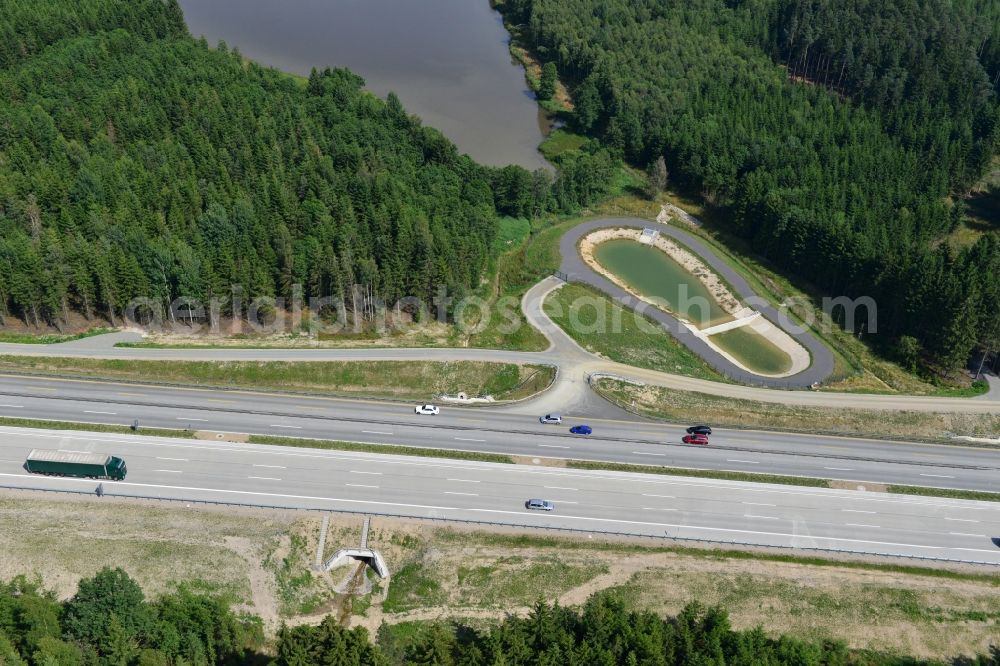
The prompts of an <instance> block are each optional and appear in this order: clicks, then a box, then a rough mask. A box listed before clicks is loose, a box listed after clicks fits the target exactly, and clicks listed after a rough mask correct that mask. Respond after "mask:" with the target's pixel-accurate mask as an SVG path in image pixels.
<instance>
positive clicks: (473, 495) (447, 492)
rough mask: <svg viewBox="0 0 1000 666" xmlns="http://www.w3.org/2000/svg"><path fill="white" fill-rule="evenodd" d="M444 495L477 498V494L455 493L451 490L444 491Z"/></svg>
mask: <svg viewBox="0 0 1000 666" xmlns="http://www.w3.org/2000/svg"><path fill="white" fill-rule="evenodd" d="M444 494H445V495H465V496H467V497H479V493H457V492H455V491H452V490H446V491H444Z"/></svg>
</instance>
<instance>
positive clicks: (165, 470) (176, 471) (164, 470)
mask: <svg viewBox="0 0 1000 666" xmlns="http://www.w3.org/2000/svg"><path fill="white" fill-rule="evenodd" d="M153 471H154V472H166V473H167V474H183V472H181V471H180V470H179V469H154V470H153Z"/></svg>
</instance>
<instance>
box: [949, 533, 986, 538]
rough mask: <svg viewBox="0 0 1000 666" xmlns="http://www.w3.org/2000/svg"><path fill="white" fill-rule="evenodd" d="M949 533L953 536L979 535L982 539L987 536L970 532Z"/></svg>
mask: <svg viewBox="0 0 1000 666" xmlns="http://www.w3.org/2000/svg"><path fill="white" fill-rule="evenodd" d="M948 534H949V535H951V536H967V537H979V538H981V539H985V538H986V535H985V534H969V533H968V532H948Z"/></svg>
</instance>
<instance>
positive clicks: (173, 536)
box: [0, 493, 1000, 657]
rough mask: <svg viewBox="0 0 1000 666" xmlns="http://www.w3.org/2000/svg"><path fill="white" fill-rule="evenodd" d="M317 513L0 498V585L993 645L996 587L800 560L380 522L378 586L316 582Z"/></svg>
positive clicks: (352, 519) (932, 573)
mask: <svg viewBox="0 0 1000 666" xmlns="http://www.w3.org/2000/svg"><path fill="white" fill-rule="evenodd" d="M361 520H362V519H361V517H360V516H347V515H344V516H341V515H334V516H331V520H330V528H329V531H328V536H327V541H326V548H325V553H324V556H328V555H330V554H331V553H333V552H334V551H336V550H337V549H338V548H340V547H342V546H348V545H355V544H356V543H357V539H358V537H359V534H360V527H361ZM321 521H322V516H321V514H318V513H307V512H297V513H296V512H277V511H264V510H250V509H247V510H237V509H231V508H205V507H200V506H186V505H184V504H180V503H173V504H166V503H164V504H156V505H151V504H146V503H139V502H131V501H125V500H110V499H107V498H105V499H104V500H97V499H96V498H95V499H90V498H73V497H64V496H53V495H44V494H40V493H39V494H29V493H18V494H11V493H5V494H0V552H2V553H3V557H2V558H0V578H4V579H6V578H10V577H12V576H15V575H18V574H27V575H29V576H36V575H37V576H41V577H42V578H43V580H44V582H45V584H46V586H47V587H49V588H50V589H52V590H53V591H55V592H56V593H57V594H58V595H59V596H60V597H67V596H70V595H71V594H72V593H73V592H74V590H75V588H76V584H77V582H78V581H79V579H80V578H82V577H85V576H90V575H92V574H93V573H94V572H96V571H97V570H98V569H100V568H101V567H103V566H122V567H123V568H125V569H126V570H127V571H128V572H129V574H130V575H132V576H133V577H135V578H136V579H137V580H138V581H139V582H140V583H141V584H142V586H143V588H144V589H145V590H146V591H147V594H150V595H153V596H155V595H156V594H158V593H160V592H163V591H165V590H169V589H173V588H175V587H176V586H179V585H196V586H197V587H198V588H200V589H204V590H207V591H210V592H214V593H219V594H225V595H227V596H228V597H229V598H230V599H231V600H232V601H233V603H234V604H236V605H238V606H239V607H241V608H243V609H245V610H249V611H252V612H254V613H257V614H259V615H261V616H262V617H263V618H264V619H265V623H266V626H267V627H268V628H269V630H271V631H273V630H275V629H276V628H277V626H279V624H280V623H281V622H289V623H293V624H294V623H303V622H316V621H318V620H319V618H320V617H322V616H323V615H325V614H327V613H335V614H337V615H338V616H339V617H341V618H342V620H343V621H344V622H345V623H348V624H352V625H363V626H366V627H368V628H369V629H370V630H372V631H375V630H377V629H378V628H379V626H381V625H382V623H383V622H385V623H389V624H393V625H396V624H399V623H412V622H420V621H428V620H441V619H456V620H458V621H460V622H466V623H471V624H475V625H477V626H482V625H483V624H488V623H490V622H493V621H495V620H499V619H501V618H503V617H504V616H505V615H506V614H507V613H525V612H527V611H528V608H529V606H530V605H531V604H532V603H534V601H536V600H537V599H539V598H545V599H550V600H558V601H559V602H560V603H561V604H564V605H574V604H579V603H581V602H583V601H584V600H585V599H586V598H587V597H588V596H589V595H590V594H592V593H594V592H597V591H600V590H604V589H608V588H613V587H614V588H618V589H620V590H621V591H622V592H623V593H624V594H625V595H626V599H627V600H628V602H629V603H630V604H632V605H634V606H636V607H641V608H648V609H651V610H655V611H657V612H661V613H666V614H670V613H675V612H677V611H678V610H680V609H681V608H682V607H683V606H684V604H685V603H687V602H688V601H690V600H692V599H697V600H699V601H701V602H702V603H704V604H709V605H711V604H721V605H723V606H725V607H726V608H727V609H728V610H729V613H730V616H731V618H732V621H733V624H734V626H735V627H737V628H748V627H754V626H757V625H761V626H762V627H763V628H764V629H765V630H766V631H767V632H768V633H771V634H779V633H791V634H795V635H798V636H803V637H809V638H836V639H841V640H845V641H847V642H848V644H850V645H851V646H854V647H858V648H872V649H880V650H890V651H894V652H899V653H908V654H913V655H916V656H925V657H931V656H941V657H945V656H947V657H953V656H956V655H959V654H963V653H964V654H971V653H972V652H974V651H976V650H979V651H983V650H985V648H986V647H987V646H988V645H990V644H991V643H998V642H1000V610H998V608H1000V576H997V575H996V574H995V573H992V572H975V571H965V572H948V571H941V570H935V569H927V570H909V569H904V568H901V567H895V566H891V565H887V564H881V565H879V564H869V563H858V562H834V561H823V562H818V561H811V560H797V559H796V558H788V557H777V556H774V555H768V554H765V553H756V554H747V553H743V552H738V551H728V552H727V551H719V550H698V549H690V548H675V547H670V546H658V545H655V544H650V543H649V542H641V543H636V542H628V541H605V540H601V539H596V538H595V539H587V538H564V537H548V536H545V535H541V534H539V533H519V532H517V531H514V530H511V531H505V532H480V531H474V530H467V529H451V528H444V527H441V526H440V525H438V524H431V523H425V522H418V521H398V520H394V521H389V520H382V519H375V520H374V521H373V523H372V529H371V533H370V536H369V543H370V545H371V546H372V547H374V548H378V549H379V550H380V551H381V552H382V553H383V555H384V556H385V558H386V560H387V562H388V564H389V567H390V570H391V571H392V575H391V577H390V579H389V580H388V582H386V581H381V580H378V579H377V577H375V576H371V575H369V576H361V578H360V580H362V582H363V585H361V586H359V589H360V590H362V591H363V592H365V594H363V595H361V596H354V597H351V596H349V595H345V594H343V592H344V591H345V585H346V583H347V581H348V580H351V579H355V580H359V578H358V577H356V576H355V574H356V573H357V568H356V567H354V566H347V567H342V568H339V569H335V570H334V571H332V572H330V573H329V574H320V573H317V572H315V571H312V570H311V565H312V563H313V561H314V559H315V556H316V548H317V545H318V538H319V529H320V525H321Z"/></svg>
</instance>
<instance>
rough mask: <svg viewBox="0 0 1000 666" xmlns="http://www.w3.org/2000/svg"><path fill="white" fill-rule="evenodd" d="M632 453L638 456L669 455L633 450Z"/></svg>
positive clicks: (662, 456)
mask: <svg viewBox="0 0 1000 666" xmlns="http://www.w3.org/2000/svg"><path fill="white" fill-rule="evenodd" d="M632 453H634V454H635V455H637V456H659V457H661V458H664V457H666V455H667V454H666V453H647V452H646V451H633V452H632Z"/></svg>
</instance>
